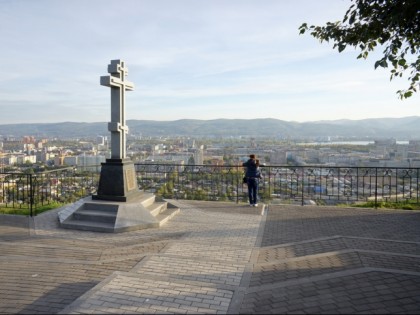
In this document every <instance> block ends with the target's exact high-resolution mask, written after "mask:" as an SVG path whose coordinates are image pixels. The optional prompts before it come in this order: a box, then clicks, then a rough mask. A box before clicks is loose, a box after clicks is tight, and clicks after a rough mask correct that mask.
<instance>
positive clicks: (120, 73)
mask: <svg viewBox="0 0 420 315" xmlns="http://www.w3.org/2000/svg"><path fill="white" fill-rule="evenodd" d="M108 73H110V74H111V75H110V76H102V77H101V85H104V86H108V87H110V88H111V122H110V123H108V130H109V131H110V132H111V159H125V158H126V134H127V133H128V127H127V126H126V124H125V91H132V90H133V89H134V84H133V83H132V82H129V81H126V80H125V77H126V76H127V74H128V69H127V68H126V67H125V64H124V61H122V60H111V63H110V64H109V65H108Z"/></svg>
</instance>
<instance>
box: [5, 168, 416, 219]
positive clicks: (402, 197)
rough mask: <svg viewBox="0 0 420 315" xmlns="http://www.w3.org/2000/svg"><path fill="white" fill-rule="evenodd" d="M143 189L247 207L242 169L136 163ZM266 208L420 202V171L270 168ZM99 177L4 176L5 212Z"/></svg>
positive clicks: (92, 187)
mask: <svg viewBox="0 0 420 315" xmlns="http://www.w3.org/2000/svg"><path fill="white" fill-rule="evenodd" d="M135 169H136V173H137V182H138V186H139V189H140V190H144V191H147V192H152V193H154V194H156V195H157V196H162V197H163V198H168V199H189V200H208V201H232V202H237V203H240V202H247V200H248V193H247V186H246V184H243V182H242V179H243V176H244V168H243V167H241V166H219V165H183V164H161V163H147V164H146V163H143V164H135ZM261 173H262V176H263V177H262V179H260V185H259V198H260V200H261V202H265V203H272V204H273V203H294V204H300V205H305V204H317V205H337V204H343V203H347V204H350V203H357V202H371V203H372V204H373V205H375V206H377V205H379V203H381V202H403V203H407V205H408V206H409V205H410V204H419V203H420V192H419V187H420V186H419V178H420V169H419V168H388V167H335V166H334V167H326V166H287V165H280V166H276V165H270V166H265V167H261ZM98 182H99V173H98V172H91V171H84V172H83V171H82V170H80V169H78V170H77V169H76V168H73V167H68V168H62V169H59V170H53V171H48V172H43V173H36V174H23V173H1V174H0V207H3V208H10V209H16V210H19V209H21V210H22V211H23V210H26V211H28V214H29V215H31V216H32V215H36V213H37V209H40V208H42V206H43V205H46V204H50V203H52V202H61V203H71V202H74V201H76V200H78V199H80V198H82V197H85V196H88V195H93V194H95V193H96V189H97V187H98Z"/></svg>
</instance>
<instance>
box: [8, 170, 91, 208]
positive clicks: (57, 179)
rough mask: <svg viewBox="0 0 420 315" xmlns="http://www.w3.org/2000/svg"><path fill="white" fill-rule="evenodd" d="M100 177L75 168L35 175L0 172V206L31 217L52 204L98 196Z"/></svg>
mask: <svg viewBox="0 0 420 315" xmlns="http://www.w3.org/2000/svg"><path fill="white" fill-rule="evenodd" d="M98 181H99V174H98V173H92V172H80V171H79V172H77V170H76V169H75V168H73V167H67V168H61V169H57V170H52V171H46V172H42V173H35V174H24V173H0V207H2V208H6V209H7V208H11V209H14V210H16V211H18V212H19V210H20V211H21V212H22V213H28V214H29V215H30V216H33V215H36V214H37V209H39V208H42V206H45V205H48V204H50V203H52V202H58V203H63V204H66V203H71V202H74V201H76V200H78V199H80V198H82V197H85V196H89V195H92V194H94V193H96V189H97V187H98Z"/></svg>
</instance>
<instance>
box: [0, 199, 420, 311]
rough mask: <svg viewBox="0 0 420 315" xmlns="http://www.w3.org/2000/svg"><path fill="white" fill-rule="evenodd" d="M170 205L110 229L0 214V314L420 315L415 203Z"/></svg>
mask: <svg viewBox="0 0 420 315" xmlns="http://www.w3.org/2000/svg"><path fill="white" fill-rule="evenodd" d="M171 202H173V203H176V204H177V205H178V206H179V207H180V208H181V212H180V213H179V214H178V215H177V216H175V217H174V218H172V219H171V220H170V221H169V222H168V223H166V224H165V225H164V226H163V227H161V228H158V229H147V230H140V231H133V232H127V233H118V234H107V233H94V232H86V231H72V230H65V229H60V228H59V227H58V222H57V214H56V211H51V212H48V213H44V214H41V215H39V216H37V217H35V219H34V220H33V222H31V220H29V221H30V222H29V227H28V224H9V223H7V224H6V222H5V219H4V217H1V216H0V253H1V254H0V283H1V286H0V314H17V313H19V314H25V313H27V314H59V313H61V314H69V313H70V314H90V313H101V314H104V313H110V314H116V313H117V314H123V313H127V314H135V313H137V314H145V313H147V314H150V313H159V314H162V313H169V314H175V313H193V314H197V313H203V314H209V313H216V314H226V313H231V314H238V313H244V314H248V313H264V314H266V313H276V314H279V313H281V314H304V313H311V314H330V313H334V314H337V313H344V314H366V313H378V314H418V313H419V312H420V211H398V210H392V211H391V210H375V209H355V208H336V207H313V206H303V207H301V206H291V205H269V206H264V205H261V206H260V207H259V208H251V207H249V206H246V205H244V204H234V203H219V202H199V201H171ZM2 221H3V222H2Z"/></svg>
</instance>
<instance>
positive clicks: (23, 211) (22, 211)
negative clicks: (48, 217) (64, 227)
mask: <svg viewBox="0 0 420 315" xmlns="http://www.w3.org/2000/svg"><path fill="white" fill-rule="evenodd" d="M65 205H66V204H65V203H62V202H51V203H49V204H45V205H39V206H36V207H34V208H33V209H32V211H33V214H34V215H37V214H40V213H42V212H45V211H49V210H52V209H57V208H60V207H62V206H65ZM0 214H17V215H30V209H29V207H28V206H27V205H25V206H22V207H21V208H12V207H6V206H0Z"/></svg>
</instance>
